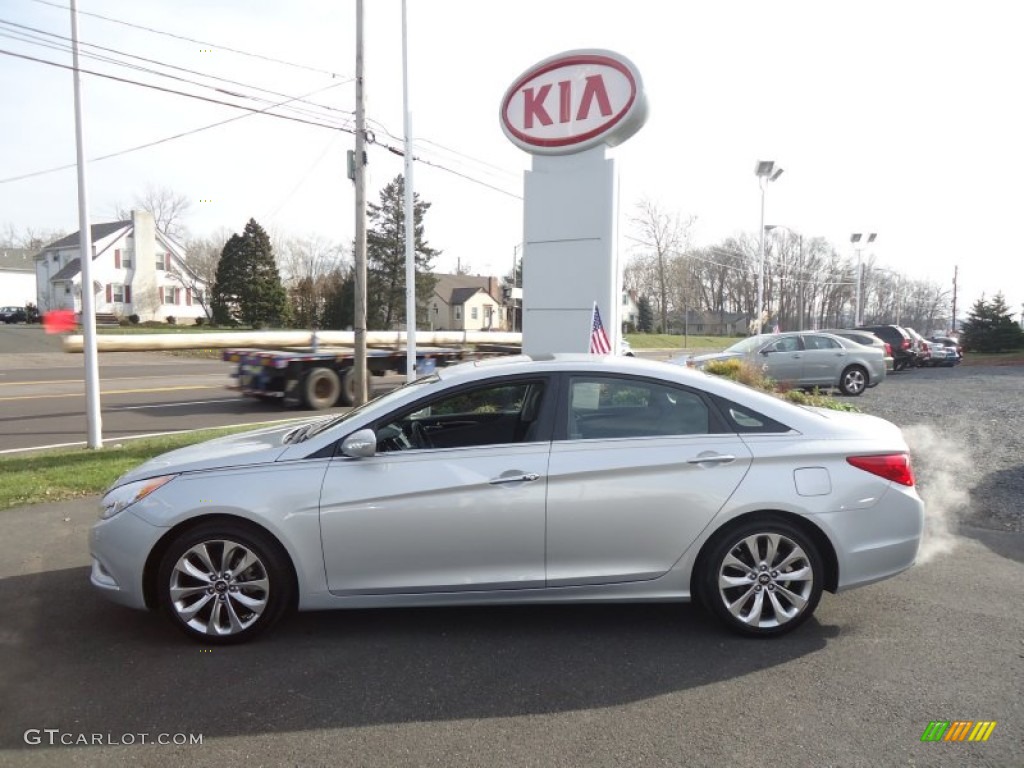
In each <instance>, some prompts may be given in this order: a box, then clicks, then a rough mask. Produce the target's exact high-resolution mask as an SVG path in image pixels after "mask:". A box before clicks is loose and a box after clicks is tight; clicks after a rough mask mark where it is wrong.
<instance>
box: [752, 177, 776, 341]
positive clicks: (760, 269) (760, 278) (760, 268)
mask: <svg viewBox="0 0 1024 768" xmlns="http://www.w3.org/2000/svg"><path fill="white" fill-rule="evenodd" d="M754 175H755V176H757V183H758V185H759V186H760V187H761V248H760V250H761V255H760V258H759V259H758V263H757V320H756V323H757V325H756V326H755V328H756V329H757V332H758V333H761V315H762V314H763V312H764V307H763V304H764V188H765V186H766V185H767V184H768V182H769V181H775V180H776V179H777V178H779V176H781V175H782V169H781V168H776V167H775V161H774V160H758V161H757V165H756V166H754Z"/></svg>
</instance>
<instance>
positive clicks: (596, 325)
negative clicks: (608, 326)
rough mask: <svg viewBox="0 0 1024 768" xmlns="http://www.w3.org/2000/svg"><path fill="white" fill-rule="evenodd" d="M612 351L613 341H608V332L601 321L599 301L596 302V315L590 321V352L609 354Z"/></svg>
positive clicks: (593, 353)
mask: <svg viewBox="0 0 1024 768" xmlns="http://www.w3.org/2000/svg"><path fill="white" fill-rule="evenodd" d="M611 351H612V345H611V342H610V341H608V334H607V333H605V330H604V325H603V324H602V323H601V313H600V312H599V311H598V309H597V302H596V301H595V302H594V316H593V318H592V320H591V323H590V354H592V355H607V354H610V353H611Z"/></svg>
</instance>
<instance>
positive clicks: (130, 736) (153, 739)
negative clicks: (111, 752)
mask: <svg viewBox="0 0 1024 768" xmlns="http://www.w3.org/2000/svg"><path fill="white" fill-rule="evenodd" d="M24 739H25V743H26V744H28V745H30V746H34V747H35V746H44V747H61V746H63V747H127V746H132V745H135V744H161V745H165V746H167V745H170V746H176V747H183V746H201V745H202V743H203V734H201V733H156V734H153V733H112V732H111V733H74V732H72V731H62V730H61V729H60V728H29V729H28V730H27V731H25V734H24Z"/></svg>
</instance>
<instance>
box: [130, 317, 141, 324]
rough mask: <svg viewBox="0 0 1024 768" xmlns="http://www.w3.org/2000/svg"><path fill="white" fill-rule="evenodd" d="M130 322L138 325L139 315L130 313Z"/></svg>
mask: <svg viewBox="0 0 1024 768" xmlns="http://www.w3.org/2000/svg"><path fill="white" fill-rule="evenodd" d="M128 322H129V323H131V324H132V325H138V324H139V316H138V315H128Z"/></svg>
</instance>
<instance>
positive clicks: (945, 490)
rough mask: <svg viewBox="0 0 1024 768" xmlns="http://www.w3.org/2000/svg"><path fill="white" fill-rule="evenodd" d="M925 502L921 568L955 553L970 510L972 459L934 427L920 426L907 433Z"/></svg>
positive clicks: (906, 437)
mask: <svg viewBox="0 0 1024 768" xmlns="http://www.w3.org/2000/svg"><path fill="white" fill-rule="evenodd" d="M903 436H904V438H905V439H906V441H907V445H909V446H910V457H911V461H912V462H913V464H912V466H913V468H914V474H915V476H916V477H917V490H918V493H919V494H920V495H921V498H922V499H923V500H924V536H923V537H922V540H921V549H920V551H919V552H918V554H917V563H918V564H919V565H921V564H923V563H927V562H929V561H930V560H933V559H934V558H936V557H938V556H939V555H946V554H949V553H950V552H952V551H953V549H954V548H955V547H956V543H957V535H956V530H957V528H958V525H959V522H960V518H961V517H962V516H963V515H964V514H965V513H966V512H967V510H968V508H969V507H970V501H971V497H970V493H969V488H968V487H967V483H966V478H967V477H969V476H970V457H969V456H968V455H967V453H966V451H965V450H964V448H963V446H962V445H958V444H957V443H955V442H954V441H953V440H951V439H949V438H948V437H944V436H942V435H941V434H940V433H939V432H938V431H936V429H935V428H934V427H931V426H928V425H927V424H916V425H914V426H911V427H906V428H904V429H903Z"/></svg>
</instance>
